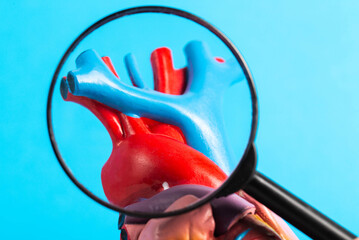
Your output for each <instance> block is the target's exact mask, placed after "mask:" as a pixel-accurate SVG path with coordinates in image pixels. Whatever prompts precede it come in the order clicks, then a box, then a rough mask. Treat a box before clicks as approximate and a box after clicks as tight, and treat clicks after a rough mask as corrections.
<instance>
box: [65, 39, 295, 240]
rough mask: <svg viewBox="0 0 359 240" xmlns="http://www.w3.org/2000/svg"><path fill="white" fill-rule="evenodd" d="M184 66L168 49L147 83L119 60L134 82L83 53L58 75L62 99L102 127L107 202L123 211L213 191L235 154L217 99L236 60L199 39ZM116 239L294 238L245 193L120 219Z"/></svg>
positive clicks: (158, 54)
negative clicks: (106, 141) (107, 145)
mask: <svg viewBox="0 0 359 240" xmlns="http://www.w3.org/2000/svg"><path fill="white" fill-rule="evenodd" d="M185 55H186V58H187V67H186V68H183V69H174V67H173V63H172V56H171V51H170V50H169V49H168V48H158V49H156V50H155V51H153V53H152V55H151V64H152V69H153V75H154V90H152V89H149V88H147V87H146V86H145V85H144V81H142V79H141V77H140V72H139V70H138V69H137V66H136V64H135V60H134V57H133V56H132V55H127V56H126V57H125V64H126V68H127V70H128V72H129V75H130V78H131V81H132V83H133V86H129V85H127V84H125V83H123V82H121V80H120V78H119V76H118V75H117V73H116V70H115V67H114V66H113V65H112V63H111V60H110V58H109V57H102V58H101V57H100V56H99V55H98V54H97V53H96V52H95V51H93V50H87V51H85V52H83V53H82V54H81V55H80V56H79V57H78V58H77V60H76V65H77V69H75V70H73V71H70V72H69V73H68V75H67V77H66V78H63V79H62V82H61V94H62V97H63V98H64V99H65V100H66V101H72V102H76V103H78V104H81V105H83V106H84V107H86V108H88V109H89V110H90V111H91V112H92V113H93V114H95V115H96V116H97V118H98V119H99V120H100V121H101V122H102V123H103V125H104V126H105V127H106V129H107V131H108V132H109V134H110V136H111V139H112V143H113V150H112V153H111V156H110V158H109V159H108V161H107V162H106V163H105V165H104V166H103V168H102V172H101V179H102V186H103V190H104V192H105V195H106V197H107V199H108V201H109V202H110V203H112V204H114V205H116V206H119V207H123V208H126V209H129V210H134V211H135V210H138V211H151V209H156V210H157V211H159V212H166V211H172V210H175V209H179V208H183V207H184V206H187V205H189V204H191V203H192V202H195V201H197V200H198V199H199V198H201V197H203V196H205V195H206V194H208V193H209V192H211V191H212V190H213V189H215V188H218V187H219V186H220V185H221V184H222V183H223V182H224V181H225V180H226V179H227V175H226V173H227V171H228V169H227V167H228V166H226V162H228V160H230V159H233V153H232V151H231V149H229V144H228V142H227V140H226V136H225V134H224V133H225V130H224V124H223V116H222V109H221V102H222V101H221V99H222V98H223V95H224V92H225V90H226V89H228V88H229V87H230V86H232V85H233V84H235V83H237V82H240V81H242V80H243V79H244V75H243V73H242V71H241V69H240V67H239V65H238V63H236V61H234V59H225V60H224V59H222V58H218V57H215V56H212V55H211V54H210V51H209V49H208V48H207V47H206V45H205V44H204V43H202V42H197V41H193V42H190V43H188V44H187V46H186V47H185ZM120 228H121V239H122V240H126V239H128V240H129V239H131V240H152V239H156V240H157V239H216V240H224V239H228V240H234V239H246V240H250V239H297V237H296V236H295V235H294V234H293V232H292V231H291V230H290V229H289V227H288V226H287V225H286V223H285V222H284V221H283V220H282V219H281V218H279V217H278V216H277V215H275V214H274V213H273V212H271V211H270V210H269V209H267V208H266V207H265V206H263V205H262V204H261V203H259V202H257V201H256V200H255V199H253V198H252V197H251V196H249V195H248V194H246V193H245V192H244V191H239V192H237V193H235V194H231V195H229V196H227V197H222V198H217V199H215V200H213V201H211V203H208V204H206V205H203V206H202V207H199V208H197V209H195V210H193V211H190V212H188V213H185V214H182V215H178V216H173V217H166V218H158V219H146V218H136V217H130V216H126V217H125V218H124V219H123V221H122V222H121V224H120Z"/></svg>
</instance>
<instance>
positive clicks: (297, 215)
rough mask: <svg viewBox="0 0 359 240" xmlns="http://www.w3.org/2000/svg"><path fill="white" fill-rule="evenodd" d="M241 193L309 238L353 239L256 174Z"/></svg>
mask: <svg viewBox="0 0 359 240" xmlns="http://www.w3.org/2000/svg"><path fill="white" fill-rule="evenodd" d="M243 190H244V191H246V192H247V193H248V194H249V195H251V196H252V197H254V198H255V199H256V200H258V201H259V202H261V203H262V204H264V205H265V206H266V207H268V208H269V209H271V210H272V211H273V212H275V213H276V214H278V215H279V216H281V217H282V218H284V219H285V220H286V221H288V222H289V223H291V224H292V225H293V226H295V227H296V228H298V229H299V230H301V231H302V232H303V233H305V234H307V235H308V236H309V237H311V238H313V239H319V240H321V239H323V240H328V239H331V240H337V239H338V240H347V239H348V240H349V239H350V240H352V239H355V238H356V236H355V235H354V234H353V233H351V232H349V231H348V230H346V229H344V228H343V227H341V226H340V225H338V224H337V223H335V222H334V221H332V220H331V219H329V218H328V217H326V216H324V215H323V214H322V213H320V212H319V211H317V210H316V209H314V208H313V207H311V206H309V205H308V204H307V203H305V202H303V201H302V200H300V199H299V198H297V197H296V196H294V195H293V194H291V193H290V192H288V191H287V190H285V189H283V188H282V187H281V186H279V185H278V184H276V183H274V182H273V181H271V180H270V179H268V178H267V177H265V176H264V175H262V174H261V173H259V172H255V174H254V175H253V177H252V178H251V180H250V181H249V182H248V183H247V185H246V186H245V188H244V189H243ZM358 239H359V238H358Z"/></svg>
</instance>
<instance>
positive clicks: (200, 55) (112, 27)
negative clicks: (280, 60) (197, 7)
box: [47, 7, 355, 239]
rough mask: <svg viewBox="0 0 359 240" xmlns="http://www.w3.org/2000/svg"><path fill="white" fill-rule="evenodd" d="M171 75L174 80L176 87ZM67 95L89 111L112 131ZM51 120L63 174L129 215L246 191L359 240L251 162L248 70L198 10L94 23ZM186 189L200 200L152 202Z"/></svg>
mask: <svg viewBox="0 0 359 240" xmlns="http://www.w3.org/2000/svg"><path fill="white" fill-rule="evenodd" d="M194 23H195V24H194ZM134 26H138V27H136V28H134ZM150 62H151V64H152V68H150V67H149V66H150ZM145 66H147V68H146V67H145ZM164 69H166V70H167V71H163V70H164ZM168 72H171V74H170V75H168ZM166 74H167V75H166ZM152 75H153V77H152ZM153 79H154V82H153ZM219 80H220V81H219ZM168 82H170V83H168ZM171 82H172V83H173V82H175V83H176V84H177V85H176V87H174V88H173V89H170V87H168V86H171ZM56 89H61V91H56ZM231 91H232V92H231ZM231 93H232V94H234V98H229V97H228V96H229V95H230V94H231ZM228 99H230V100H231V101H233V99H236V101H237V102H236V103H235V104H234V103H233V102H231V103H230V104H228V102H226V100H227V101H228ZM63 100H65V101H63ZM66 101H67V102H66ZM69 101H70V102H75V103H78V104H81V105H83V106H85V107H86V108H88V109H89V110H90V111H92V112H93V113H94V114H95V115H96V116H97V117H98V118H99V119H100V120H101V122H102V123H103V125H104V126H105V128H106V129H107V130H108V132H109V136H107V135H106V136H104V135H101V134H99V133H100V132H103V126H101V125H99V124H98V122H96V121H95V119H94V118H93V117H92V118H91V117H90V115H89V114H88V113H85V111H83V110H84V109H82V110H80V108H78V106H77V105H76V104H73V105H71V104H70V103H68V102H69ZM228 105H229V106H231V107H230V108H228V107H227V108H226V107H225V106H228ZM86 114H87V115H86ZM233 119H234V120H233ZM231 121H232V123H233V121H234V122H235V123H236V124H239V125H240V128H238V129H239V130H238V132H235V133H232V132H231V131H230V130H229V131H228V129H230V125H231ZM95 122H96V123H95ZM47 123H48V129H49V135H50V140H51V143H52V147H53V149H54V151H55V155H56V157H57V159H58V161H59V163H60V164H61V166H62V168H63V170H64V171H65V172H66V174H67V176H68V177H69V178H70V179H71V180H72V181H73V182H74V184H75V185H76V186H77V187H79V188H80V189H81V190H82V191H83V192H84V193H85V194H86V195H87V196H89V197H90V198H92V199H93V200H95V201H96V202H98V203H100V204H102V205H104V206H106V207H108V208H110V209H113V210H115V211H118V212H120V213H122V214H125V215H128V216H132V217H139V218H159V217H168V216H175V215H179V214H182V213H185V212H189V211H191V210H193V209H196V208H198V207H200V206H202V205H204V204H206V203H208V202H210V201H212V200H214V199H217V198H220V197H223V196H227V195H229V194H231V193H234V192H236V191H238V190H240V189H244V190H245V191H246V192H248V193H249V194H251V195H252V196H253V197H254V198H256V199H257V200H258V201H260V202H262V203H263V204H265V205H266V206H267V207H269V208H270V209H272V210H273V211H274V212H276V213H278V214H279V215H280V216H281V217H283V218H284V219H286V220H287V221H289V222H290V223H292V224H293V225H294V226H296V227H297V228H298V229H300V230H302V231H303V232H304V233H306V234H308V235H309V236H311V237H313V238H315V239H354V238H355V236H354V235H353V234H351V233H350V232H348V231H347V230H345V229H344V228H342V227H340V226H339V225H337V224H335V223H334V222H332V221H331V220H329V219H328V218H326V217H325V216H324V215H322V214H320V213H319V212H317V211H316V210H314V209H313V208H311V207H310V206H308V205H306V204H305V203H304V202H302V201H300V200H299V199H297V198H296V197H294V196H293V195H291V194H290V193H288V192H287V191H285V190H284V189H282V188H280V187H279V186H278V185H276V184H275V183H273V182H271V181H270V180H269V179H268V178H266V177H264V176H263V175H261V174H260V173H258V172H256V171H255V166H256V154H255V147H254V143H253V142H254V138H255V132H256V126H257V98H256V93H255V87H254V84H253V80H252V77H251V74H250V72H249V70H248V67H247V65H246V63H245V62H244V60H243V57H242V56H241V55H240V53H239V51H238V50H237V49H236V47H235V46H234V45H233V44H232V43H231V42H230V41H229V40H228V38H227V37H226V36H225V35H224V34H223V33H221V32H220V31H219V30H218V29H216V28H215V27H213V26H212V25H210V24H208V23H207V22H206V21H204V20H202V19H200V18H198V17H197V16H194V15H192V14H190V13H187V12H184V11H181V10H178V9H173V8H167V7H138V8H131V9H127V10H123V11H120V12H116V13H114V14H112V15H109V16H107V17H105V18H103V19H101V20H99V21H98V22H96V23H95V24H93V25H92V26H90V27H89V28H88V29H86V30H85V31H84V32H83V33H82V34H81V35H80V36H79V37H78V38H77V39H76V40H75V41H74V42H73V43H72V44H71V46H70V47H69V48H68V49H67V51H66V52H65V54H64V56H63V57H62V59H61V61H60V63H59V65H58V67H57V69H56V71H55V73H54V76H53V79H52V82H51V86H50V91H49V95H48V104H47ZM89 126H90V127H89ZM55 136H56V139H55ZM231 136H232V137H233V136H234V137H236V141H235V144H233V143H232V142H233V141H228V139H231ZM111 141H112V143H111ZM111 147H112V148H111ZM231 149H235V150H236V151H232V150H231ZM106 151H107V155H106V153H105V154H103V155H101V154H100V153H103V152H106ZM99 159H102V160H99ZM238 159H239V161H238ZM209 171H210V173H211V174H208V172H209ZM198 186H201V187H198ZM203 187H205V189H206V191H204V190H203V189H204V188H203ZM166 193H167V195H166ZM168 193H170V194H168ZM183 193H192V194H197V195H198V198H197V200H196V201H194V202H191V203H190V204H187V205H184V206H182V207H181V208H179V209H178V208H177V209H175V210H170V211H164V210H163V209H162V208H159V207H158V204H157V205H156V204H155V205H151V202H149V199H151V198H152V197H153V196H155V197H156V196H158V199H156V201H157V202H158V201H165V200H166V199H167V200H168V199H169V198H170V197H171V196H173V197H174V196H180V195H181V194H183ZM161 196H162V197H161ZM136 204H137V205H136Z"/></svg>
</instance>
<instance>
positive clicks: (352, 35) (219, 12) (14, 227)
mask: <svg viewBox="0 0 359 240" xmlns="http://www.w3.org/2000/svg"><path fill="white" fill-rule="evenodd" d="M144 4H151V5H155V4H156V5H167V6H172V7H177V8H181V9H184V10H187V11H189V12H192V13H195V14H196V15H199V16H200V17H202V18H204V19H207V20H209V21H210V22H211V23H213V24H215V25H216V26H217V27H218V28H219V29H221V30H222V31H223V32H225V33H226V34H227V35H228V36H229V37H230V39H231V40H232V41H233V42H234V43H235V44H236V46H237V47H238V48H239V49H240V51H241V53H242V54H243V56H244V58H245V60H246V62H247V63H248V65H249V67H250V69H251V72H252V74H253V76H254V79H255V82H256V86H257V91H258V99H259V103H260V105H259V107H260V108H259V110H260V121H259V126H258V133H257V138H256V144H257V147H258V155H259V165H258V169H259V170H260V171H261V172H263V173H265V174H266V175H268V176H270V177H271V178H272V179H273V180H275V181H277V182H278V183H281V184H282V185H284V186H285V187H286V188H287V189H288V190H290V191H292V192H294V193H296V194H297V195H298V196H300V197H301V198H302V199H304V200H305V201H308V202H309V203H311V204H312V205H313V206H315V207H316V208H318V209H319V210H320V211H322V212H324V213H326V214H327V215H328V216H330V217H331V218H333V219H335V220H336V221H337V222H339V223H341V224H342V225H343V226H345V227H347V228H348V229H350V230H351V231H353V232H354V233H356V234H359V224H358V222H359V214H358V212H359V206H358V204H357V202H358V201H357V199H358V198H359V187H358V185H359V179H358V177H357V172H358V170H359V161H358V159H359V148H358V147H357V142H358V141H357V136H358V134H359V127H358V123H359V105H358V102H359V94H358V93H357V92H358V91H359V77H358V76H359V68H358V64H359V44H358V42H359V41H358V40H359V15H358V14H357V13H358V11H359V3H358V2H357V1H291V2H289V1H271V2H269V1H251V2H249V1H225V2H221V3H219V2H218V1H214V0H213V1H212V0H211V1H209V0H208V1H206V4H205V5H204V1H171V2H168V1H136V2H134V1H103V2H101V3H99V2H98V1H66V0H63V1H51V2H50V1H36V0H31V1H1V2H0V16H1V21H0V43H1V48H0V49H1V51H0V63H1V64H0V77H1V94H0V128H1V130H0V132H1V135H0V146H1V155H0V196H1V200H0V201H1V207H0V210H1V214H0V229H1V231H0V238H1V239H23V238H27V239H49V238H51V239H98V238H100V237H101V238H102V239H118V238H119V232H118V231H117V230H116V224H117V214H116V213H115V212H112V211H111V210H108V209H105V208H104V207H102V206H100V205H98V204H96V203H94V202H93V201H92V200H90V199H89V198H88V197H86V196H85V195H84V194H82V193H81V192H80V191H79V190H78V189H77V188H76V187H75V186H74V185H73V184H72V183H71V182H70V180H69V179H67V177H66V176H65V174H64V173H63V172H62V170H61V168H60V166H59V165H58V163H57V162H56V159H55V156H54V154H53V152H52V149H51V146H50V142H49V139H48V135H47V130H46V121H45V107H46V97H47V91H48V88H49V83H50V79H51V76H52V74H53V72H54V70H55V67H56V65H57V63H58V61H59V60H60V57H61V55H62V54H63V52H64V51H65V49H66V48H67V47H68V46H69V44H70V43H71V42H72V41H73V40H74V38H75V37H76V36H77V35H78V34H79V33H80V32H81V31H83V30H84V29H85V28H86V27H88V26H89V25H90V24H92V23H93V22H95V21H96V20H98V19H100V18H102V17H103V16H105V15H108V14H110V13H112V12H114V11H117V10H121V9H124V8H127V7H133V6H138V5H144ZM297 233H298V236H299V237H300V239H307V237H305V236H304V235H302V234H301V233H299V232H297Z"/></svg>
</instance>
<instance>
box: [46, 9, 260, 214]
mask: <svg viewBox="0 0 359 240" xmlns="http://www.w3.org/2000/svg"><path fill="white" fill-rule="evenodd" d="M140 13H163V14H170V15H175V16H179V17H183V18H186V19H188V20H191V21H193V22H195V23H197V24H199V25H201V26H203V27H205V28H206V29H208V30H209V31H210V32H212V33H213V34H215V35H216V36H217V37H218V38H219V39H220V40H221V41H222V42H223V43H224V44H225V45H226V46H227V47H228V48H229V49H230V51H231V52H232V54H233V55H234V56H235V58H236V59H237V61H238V63H239V64H240V66H241V68H242V70H243V72H244V75H245V77H246V80H247V83H248V85H249V89H250V94H251V101H252V123H251V124H252V125H251V132H250V136H249V139H248V143H247V146H246V148H245V151H244V154H243V156H242V158H241V160H240V162H239V164H238V165H237V167H236V168H235V170H234V171H233V172H232V174H231V175H230V176H229V177H228V179H227V180H226V181H225V182H224V183H223V184H222V185H221V186H220V187H219V188H218V189H216V190H214V191H213V192H212V193H211V194H209V195H207V196H206V197H204V198H202V199H200V200H198V201H197V202H195V203H194V204H192V205H189V206H187V207H185V208H182V209H178V210H175V211H171V212H162V213H150V212H141V211H128V210H126V209H124V208H120V207H117V206H115V205H112V204H110V203H108V202H106V201H104V200H102V199H101V198H99V197H97V196H96V195H94V194H93V193H92V192H91V191H90V190H88V189H87V188H86V187H85V186H84V185H82V184H81V183H80V182H79V181H78V180H77V179H76V178H75V176H74V175H73V174H72V172H71V170H70V168H69V167H68V166H67V165H66V163H65V161H64V159H63V158H62V156H61V154H60V151H59V148H58V146H57V142H56V140H55V134H54V130H53V125H52V114H51V113H52V96H53V92H54V88H55V85H56V81H57V79H58V75H59V73H60V71H61V68H62V67H63V65H64V64H65V62H66V60H67V59H68V57H69V56H70V54H71V53H72V52H73V50H74V49H75V48H76V47H77V46H78V45H79V43H80V42H81V41H82V40H83V39H84V38H85V37H86V36H88V35H89V34H90V33H92V32H93V31H95V30H96V29H98V28H99V27H101V26H103V25H105V24H106V23H109V22H111V21H113V20H115V19H118V18H121V17H124V16H129V15H135V14H140ZM257 104H258V103H257V95H256V91H255V86H254V82H253V79H252V76H251V74H250V71H249V69H248V67H247V64H246V63H245V61H244V59H243V57H242V55H241V54H240V53H239V51H238V50H237V48H236V47H235V46H234V44H233V43H232V42H231V41H230V40H229V39H228V38H227V37H226V36H225V35H224V34H223V33H222V32H220V31H219V30H218V29H217V28H215V27H214V26H212V25H211V24H209V23H208V22H206V21H205V20H203V19H201V18H199V17H197V16H195V15H193V14H191V13H188V12H186V11H183V10H179V9H175V8H170V7H163V6H142V7H134V8H128V9H125V10H122V11H118V12H115V13H113V14H111V15H108V16H106V17H104V18H102V19H101V20H99V21H97V22H96V23H94V24H93V25H91V26H90V27H89V28H87V29H86V30H85V31H83V32H82V33H81V34H80V35H79V36H78V37H77V38H76V39H75V41H73V42H72V44H71V45H70V47H69V48H68V49H67V50H66V52H65V53H64V55H63V56H62V58H61V60H60V62H59V64H58V65H57V68H56V70H55V73H54V75H53V77H52V80H51V85H50V89H49V93H48V98H47V109H46V115H47V129H48V133H49V137H50V141H51V145H52V148H53V150H54V152H55V155H56V158H57V160H58V162H59V163H60V165H61V167H62V169H63V170H64V171H65V173H66V175H67V176H68V177H69V178H70V179H71V181H72V182H73V183H74V184H75V185H76V186H77V187H78V188H79V189H80V190H81V191H82V192H83V193H85V194H86V195H87V196H88V197H90V198H91V199H93V200H94V201H96V202H97V203H99V204H101V205H103V206H105V207H107V208H109V209H112V210H114V211H117V212H119V213H122V214H125V215H129V216H133V217H144V218H160V217H169V216H174V215H179V214H182V213H186V212H189V211H191V210H193V209H195V208H198V207H200V206H202V205H204V204H206V203H208V202H209V201H211V200H212V199H214V198H216V197H218V196H219V195H220V194H221V193H223V192H226V189H229V187H230V185H231V183H233V182H234V181H236V177H235V175H237V176H238V173H237V172H238V171H239V169H240V168H241V165H242V164H243V163H244V161H242V160H243V159H244V158H245V157H246V155H247V154H248V152H249V150H250V148H251V145H252V143H253V141H254V138H255V134H256V130H257V122H258V105H257ZM237 185H238V183H237Z"/></svg>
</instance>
